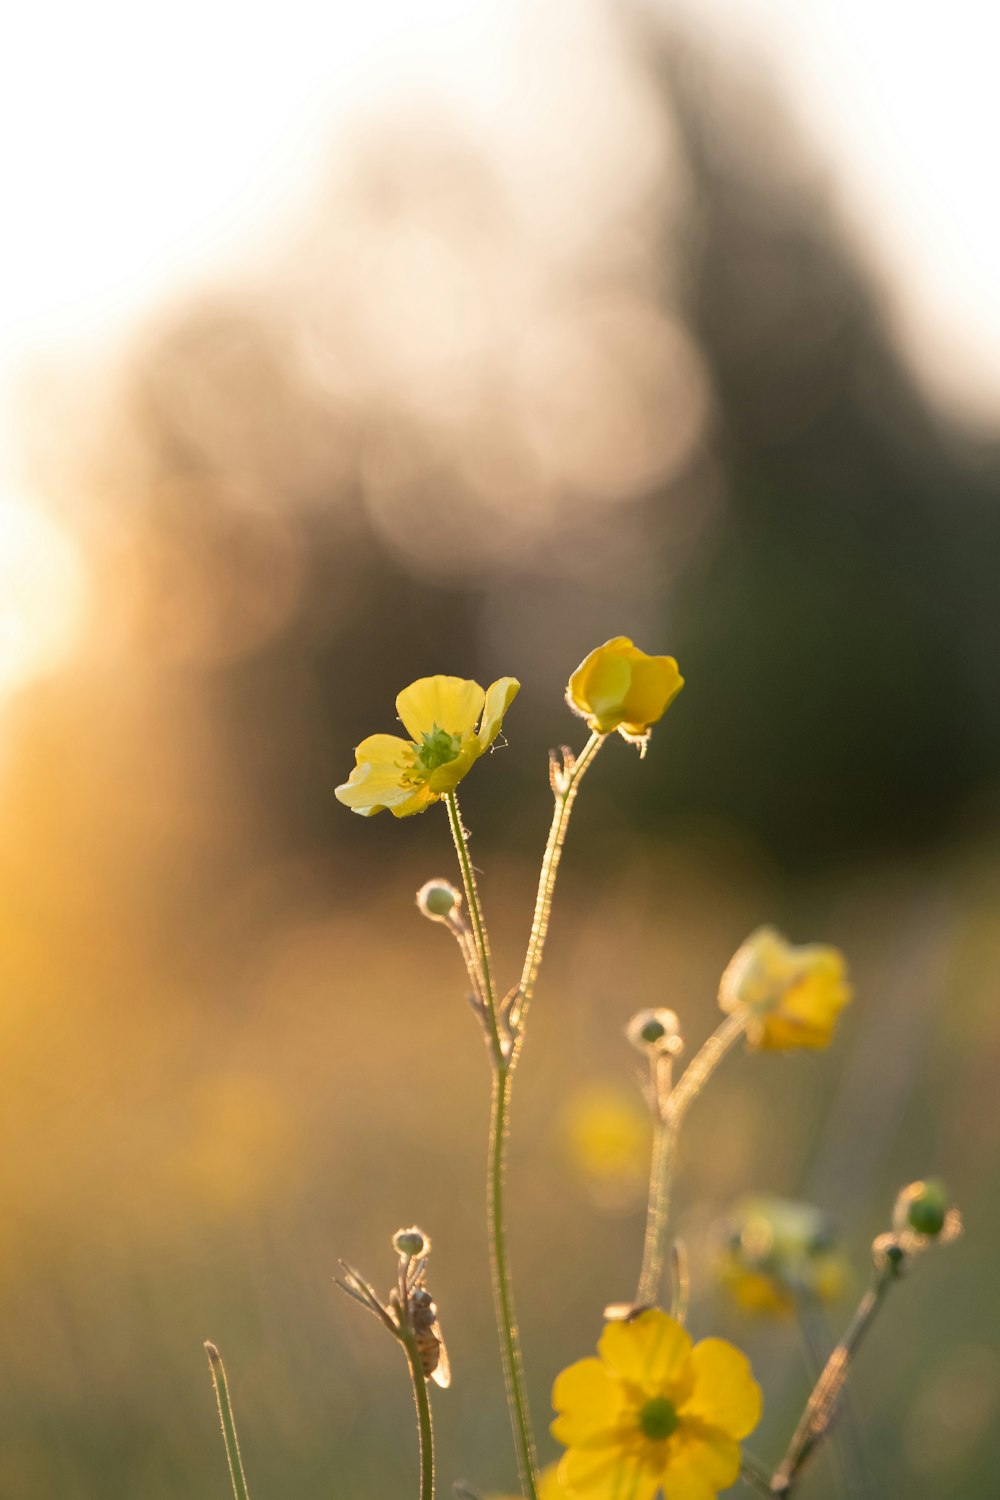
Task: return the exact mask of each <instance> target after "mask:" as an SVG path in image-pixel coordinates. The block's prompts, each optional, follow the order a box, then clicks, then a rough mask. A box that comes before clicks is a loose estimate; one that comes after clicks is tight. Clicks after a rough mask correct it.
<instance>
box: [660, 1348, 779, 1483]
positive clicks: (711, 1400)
mask: <svg viewBox="0 0 1000 1500" xmlns="http://www.w3.org/2000/svg"><path fill="white" fill-rule="evenodd" d="M691 1364H692V1366H693V1368H694V1388H693V1390H692V1392H691V1394H690V1396H689V1397H688V1399H687V1400H686V1401H685V1402H684V1404H683V1406H682V1408H681V1412H680V1415H681V1419H682V1421H684V1422H686V1421H687V1419H688V1418H690V1417H694V1418H697V1419H698V1421H700V1422H706V1423H708V1424H709V1425H710V1426H712V1427H715V1428H718V1429H719V1431H720V1432H721V1433H724V1434H725V1435H726V1436H727V1437H730V1438H745V1437H746V1436H747V1434H748V1433H750V1432H752V1431H753V1429H754V1428H755V1427H756V1426H757V1423H758V1422H759V1421H760V1411H761V1393H760V1386H759V1385H758V1384H757V1382H756V1380H754V1378H753V1375H752V1374H751V1372H750V1361H749V1360H748V1359H747V1357H746V1355H745V1354H743V1353H742V1352H741V1350H739V1349H737V1348H736V1346H735V1345H734V1344H730V1343H727V1341H726V1340H725V1339H702V1341H701V1343H699V1344H695V1346H694V1349H693V1350H692V1351H691ZM733 1477H734V1478H735V1475H734V1476H733ZM727 1482H728V1483H731V1482H732V1481H727Z"/></svg>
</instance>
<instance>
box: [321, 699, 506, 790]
mask: <svg viewBox="0 0 1000 1500" xmlns="http://www.w3.org/2000/svg"><path fill="white" fill-rule="evenodd" d="M520 685H521V684H520V683H519V682H518V681H517V680H516V679H515V678H513V677H501V678H499V679H498V681H496V682H494V683H493V685H492V687H491V688H490V689H489V691H488V692H485V693H484V692H483V690H482V688H481V687H480V686H479V683H478V682H469V681H467V680H466V679H465V678H462V677H421V678H419V679H418V681H416V682H411V683H410V686H409V687H408V688H404V689H403V691H402V692H401V693H400V695H399V697H398V698H397V699H396V712H397V713H398V715H399V717H400V719H402V721H403V726H404V728H405V729H406V732H407V734H409V735H410V739H408V740H404V739H401V738H400V737H399V736H398V735H395V734H372V735H369V737H368V738H367V739H366V740H362V742H361V744H360V745H359V746H358V747H357V749H356V750H355V752H354V755H355V759H356V761H357V765H356V766H355V768H354V770H353V771H352V772H351V775H350V778H349V779H348V780H347V781H346V782H345V783H344V785H343V786H338V787H337V792H336V795H337V797H338V798H339V799H340V801H341V802H343V803H344V804H345V805H346V806H347V807H349V808H351V810H352V811H353V812H356V813H360V814H361V815H362V817H366V818H370V817H371V816H372V814H373V813H377V812H381V811H382V810H383V808H388V809H389V811H390V812H391V813H392V814H393V816H394V817H397V818H407V817H409V816H410V814H411V813H418V812H423V810H424V808H425V807H430V805H431V803H432V802H437V801H438V800H439V799H440V798H441V797H443V796H444V794H445V793H446V792H450V791H453V790H454V788H455V787H456V786H457V785H458V783H459V782H460V781H461V779H462V777H463V776H464V775H465V774H466V772H467V771H468V770H469V769H470V768H471V767H472V766H473V765H474V763H475V762H476V761H477V760H478V759H479V757H480V756H481V755H482V754H483V753H484V751H486V750H488V749H489V748H490V746H491V745H492V743H493V741H494V740H495V739H496V737H497V735H498V734H499V733H500V725H501V723H502V722H503V716H504V714H505V713H506V712H507V709H508V708H509V707H510V704H511V702H512V700H513V698H514V696H515V694H516V693H517V690H518V688H519V687H520Z"/></svg>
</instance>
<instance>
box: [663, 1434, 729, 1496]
mask: <svg viewBox="0 0 1000 1500" xmlns="http://www.w3.org/2000/svg"><path fill="white" fill-rule="evenodd" d="M739 1472H740V1449H739V1444H738V1443H735V1442H734V1441H733V1440H732V1438H728V1437H726V1436H725V1435H724V1434H723V1433H721V1432H711V1431H706V1432H705V1433H697V1434H691V1435H687V1434H685V1436H684V1439H683V1440H682V1441H681V1442H680V1443H679V1444H678V1446H677V1448H676V1449H675V1450H674V1452H673V1453H672V1454H671V1456H670V1462H669V1464H668V1466H667V1472H666V1474H665V1475H664V1477H663V1493H664V1495H665V1497H666V1500H714V1497H715V1496H716V1495H717V1494H718V1492H719V1490H725V1489H728V1488H729V1486H730V1485H731V1484H735V1483H736V1480H737V1478H738V1477H739Z"/></svg>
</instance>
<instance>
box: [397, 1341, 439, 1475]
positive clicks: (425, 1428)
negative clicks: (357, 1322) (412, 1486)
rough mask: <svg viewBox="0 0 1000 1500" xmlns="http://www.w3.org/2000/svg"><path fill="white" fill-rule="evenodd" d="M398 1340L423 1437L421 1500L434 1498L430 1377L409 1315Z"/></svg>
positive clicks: (421, 1438)
mask: <svg viewBox="0 0 1000 1500" xmlns="http://www.w3.org/2000/svg"><path fill="white" fill-rule="evenodd" d="M399 1341H400V1343H401V1344H402V1346H403V1348H404V1350H405V1351H406V1362H407V1364H408V1365H409V1367H410V1382H411V1384H412V1386H413V1404H414V1406H415V1407H416V1408H417V1434H418V1436H419V1438H420V1500H434V1424H433V1422H432V1421H431V1403H430V1397H429V1396H428V1394H427V1381H426V1379H425V1377H424V1372H423V1368H422V1367H421V1364H420V1351H419V1350H418V1348H417V1341H416V1338H415V1337H414V1334H413V1329H412V1328H411V1326H410V1322H409V1319H408V1318H406V1317H401V1318H400V1328H399Z"/></svg>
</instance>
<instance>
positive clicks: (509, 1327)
mask: <svg viewBox="0 0 1000 1500" xmlns="http://www.w3.org/2000/svg"><path fill="white" fill-rule="evenodd" d="M445 801H446V803H447V806H448V819H449V822H450V824H451V833H452V838H453V839H454V841H455V851H456V853H457V855H458V863H459V867H460V869H461V871H462V883H463V885H464V887H465V899H466V902H467V904H468V908H469V915H470V917H471V919H472V930H473V934H474V936H475V945H476V953H477V955H478V959H479V965H480V968H481V970H482V980H483V1000H484V1002H485V1006H486V1017H487V1022H488V1024H489V1027H490V1039H491V1049H490V1050H491V1059H492V1063H493V1103H492V1115H491V1120H490V1144H489V1161H488V1168H487V1177H486V1197H487V1230H488V1235H489V1244H490V1272H491V1277H492V1282H493V1302H494V1307H495V1309H496V1319H497V1331H498V1333H499V1335H500V1353H501V1359H502V1362H503V1372H504V1383H505V1386H506V1390H507V1407H508V1410H509V1412H510V1422H511V1429H512V1431H513V1434H514V1447H515V1450H516V1452H517V1466H518V1471H519V1473H520V1476H521V1484H522V1487H523V1489H524V1494H525V1500H538V1481H537V1478H536V1470H537V1461H536V1459H535V1445H534V1440H533V1438H532V1434H531V1416H530V1413H529V1411H528V1402H527V1397H526V1395H525V1389H524V1366H523V1362H522V1359H521V1345H520V1339H519V1336H518V1331H517V1318H516V1315H515V1312H514V1293H513V1290H512V1287H511V1279H510V1266H509V1262H508V1257H507V1221H506V1208H505V1202H504V1180H505V1175H506V1166H507V1132H508V1118H509V1110H510V1082H511V1071H512V1066H513V1061H512V1059H511V1058H510V1057H509V1056H508V1055H507V1053H506V1052H505V1050H504V1046H503V1041H502V1038H501V1031H500V1018H499V1015H498V1012H497V1001H496V986H495V985H494V982H493V967H492V962H491V958H490V945H489V936H488V934H487V931H486V922H485V919H484V917H483V911H482V905H481V903H480V900H479V890H478V887H477V885H476V877H475V872H474V871H473V868H472V861H471V860H470V858H469V846H468V838H467V834H466V831H465V828H464V826H463V824H462V816H461V813H460V811H459V806H458V799H457V797H456V796H455V793H454V792H448V793H447V794H446V796H445Z"/></svg>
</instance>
